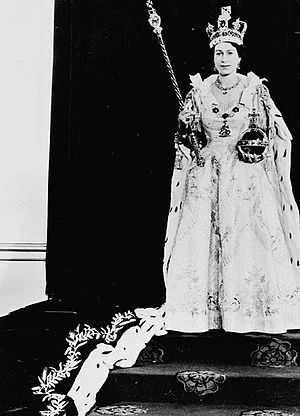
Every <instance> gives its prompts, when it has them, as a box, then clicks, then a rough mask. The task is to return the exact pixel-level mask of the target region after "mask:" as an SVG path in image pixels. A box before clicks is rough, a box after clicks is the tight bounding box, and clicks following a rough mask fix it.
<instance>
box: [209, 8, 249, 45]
mask: <svg viewBox="0 0 300 416" xmlns="http://www.w3.org/2000/svg"><path fill="white" fill-rule="evenodd" d="M230 19H231V6H226V7H221V14H220V16H219V18H218V29H217V30H215V28H214V26H213V25H211V24H210V23H208V26H207V28H206V33H207V34H208V37H209V39H210V43H209V47H210V48H212V47H213V46H215V45H216V44H217V43H220V42H233V43H236V44H237V45H242V44H243V39H244V35H245V32H246V30H247V23H246V22H242V21H241V20H240V19H237V20H236V21H235V22H233V23H232V27H229V26H228V21H229V20H230Z"/></svg>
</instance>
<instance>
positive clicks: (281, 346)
mask: <svg viewBox="0 0 300 416" xmlns="http://www.w3.org/2000/svg"><path fill="white" fill-rule="evenodd" d="M291 347H292V346H291V344H290V343H289V342H288V341H283V340H281V339H277V338H272V339H271V340H269V341H268V342H267V343H266V344H265V345H262V346H260V345H258V347H257V349H256V350H255V351H253V352H252V353H251V354H250V357H251V359H252V362H251V365H253V366H255V367H294V366H297V362H296V360H297V357H298V353H297V351H295V350H292V349H291Z"/></svg>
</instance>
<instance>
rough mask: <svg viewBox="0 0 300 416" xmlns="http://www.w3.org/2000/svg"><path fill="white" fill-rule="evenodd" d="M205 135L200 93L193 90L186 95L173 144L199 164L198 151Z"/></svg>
mask: <svg viewBox="0 0 300 416" xmlns="http://www.w3.org/2000/svg"><path fill="white" fill-rule="evenodd" d="M205 142H206V139H205V135H204V132H203V131H202V128H201V97H200V91H199V90H197V89H195V88H193V89H192V90H190V91H189V93H188V94H187V96H186V98H185V101H184V104H183V107H182V109H181V111H180V113H179V116H178V131H177V133H176V134H175V144H176V147H177V149H178V150H179V151H182V152H183V153H184V154H185V155H187V153H189V155H190V156H191V157H195V158H196V160H197V164H201V156H200V151H201V149H202V148H203V147H204V146H205Z"/></svg>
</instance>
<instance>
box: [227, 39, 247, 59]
mask: <svg viewBox="0 0 300 416" xmlns="http://www.w3.org/2000/svg"><path fill="white" fill-rule="evenodd" d="M227 43H230V45H232V46H233V47H234V48H235V49H236V50H237V53H238V55H239V57H240V58H244V56H245V55H246V53H245V47H244V45H237V44H236V43H233V42H227Z"/></svg>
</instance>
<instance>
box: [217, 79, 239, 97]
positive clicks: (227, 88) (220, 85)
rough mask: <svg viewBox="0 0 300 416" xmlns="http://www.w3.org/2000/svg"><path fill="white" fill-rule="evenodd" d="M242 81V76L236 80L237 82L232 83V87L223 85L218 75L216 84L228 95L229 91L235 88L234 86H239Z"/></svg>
mask: <svg viewBox="0 0 300 416" xmlns="http://www.w3.org/2000/svg"><path fill="white" fill-rule="evenodd" d="M240 81H241V80H240V78H238V80H237V81H236V83H235V84H233V85H231V86H230V87H223V86H222V84H221V81H220V79H219V77H218V78H217V79H216V80H215V86H216V87H217V88H219V90H221V91H222V93H223V94H224V95H226V94H227V93H228V91H230V90H233V88H235V87H237V86H238V85H239V83H240Z"/></svg>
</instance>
